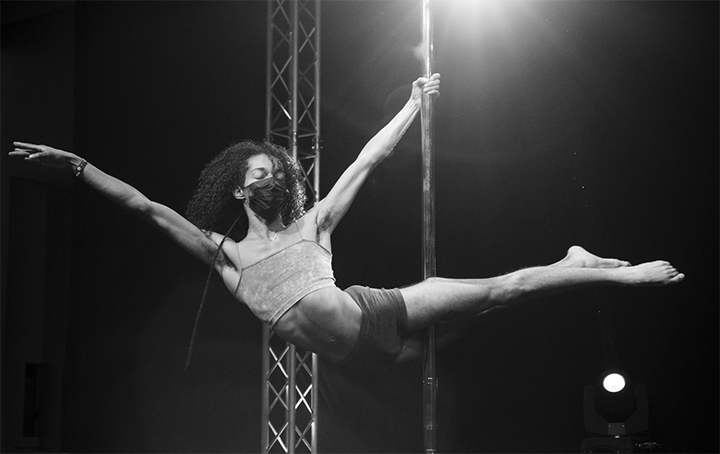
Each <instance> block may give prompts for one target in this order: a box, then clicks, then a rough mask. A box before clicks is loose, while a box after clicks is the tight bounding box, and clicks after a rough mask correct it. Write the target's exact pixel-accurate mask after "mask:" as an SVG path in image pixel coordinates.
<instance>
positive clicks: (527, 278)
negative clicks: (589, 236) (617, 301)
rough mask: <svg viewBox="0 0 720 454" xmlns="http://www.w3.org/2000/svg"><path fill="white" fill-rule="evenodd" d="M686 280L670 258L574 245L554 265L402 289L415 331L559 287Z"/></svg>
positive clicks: (432, 280) (430, 281)
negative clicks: (636, 261)
mask: <svg viewBox="0 0 720 454" xmlns="http://www.w3.org/2000/svg"><path fill="white" fill-rule="evenodd" d="M683 278H684V275H683V274H681V273H678V271H677V270H676V269H675V268H673V267H672V266H671V265H670V264H669V263H668V262H663V261H657V262H648V263H643V264H641V265H637V266H630V265H629V263H628V262H624V261H621V260H615V259H604V258H600V257H597V256H595V255H593V254H590V253H589V252H587V251H585V250H584V249H582V248H580V247H577V246H573V247H572V248H570V250H569V251H568V255H567V256H566V257H565V258H563V259H562V260H560V261H559V262H557V263H554V264H552V265H549V266H543V267H534V268H526V269H522V270H519V271H515V272H513V273H510V274H506V275H503V276H499V277H493V278H489V279H444V278H430V279H427V280H425V281H423V282H421V283H419V284H416V285H413V286H410V287H406V288H403V289H401V292H402V295H403V298H404V299H405V304H406V306H407V313H408V331H409V332H413V331H417V330H420V329H423V328H425V327H427V326H430V325H432V324H433V323H436V322H439V321H443V320H449V319H452V318H454V317H456V316H458V315H461V314H478V313H481V312H485V311H487V310H490V309H493V308H495V307H498V306H502V305H505V304H508V303H512V302H516V301H518V300H520V299H524V298H528V297H533V296H539V295H543V294H547V293H551V292H556V291H559V290H565V289H570V288H574V287H580V286H585V285H598V284H615V285H664V284H673V283H677V282H680V281H681V280H682V279H683Z"/></svg>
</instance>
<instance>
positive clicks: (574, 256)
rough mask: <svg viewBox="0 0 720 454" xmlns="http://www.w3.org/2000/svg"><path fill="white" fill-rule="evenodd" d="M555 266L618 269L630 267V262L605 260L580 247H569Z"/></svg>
mask: <svg viewBox="0 0 720 454" xmlns="http://www.w3.org/2000/svg"><path fill="white" fill-rule="evenodd" d="M555 266H564V267H568V268H620V267H626V266H630V262H626V261H624V260H618V259H605V258H602V257H598V256H597V255H594V254H591V253H589V252H588V251H586V250H585V249H583V248H581V247H580V246H571V247H570V249H568V252H567V255H566V256H565V258H564V259H562V260H560V261H559V262H557V263H555Z"/></svg>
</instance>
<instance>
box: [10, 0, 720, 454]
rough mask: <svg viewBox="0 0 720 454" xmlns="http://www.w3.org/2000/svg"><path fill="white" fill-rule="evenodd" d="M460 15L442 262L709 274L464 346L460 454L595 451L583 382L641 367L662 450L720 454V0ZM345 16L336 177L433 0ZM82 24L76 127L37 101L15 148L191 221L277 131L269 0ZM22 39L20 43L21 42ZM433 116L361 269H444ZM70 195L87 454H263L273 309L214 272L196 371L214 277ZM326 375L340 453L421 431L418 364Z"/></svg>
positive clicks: (70, 427) (363, 246) (395, 446)
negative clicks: (58, 159)
mask: <svg viewBox="0 0 720 454" xmlns="http://www.w3.org/2000/svg"><path fill="white" fill-rule="evenodd" d="M459 5H460V4H459V3H456V2H445V3H443V7H442V8H438V11H437V12H436V67H437V69H438V71H439V72H441V73H442V75H443V93H442V96H441V98H440V99H439V100H438V102H437V108H436V111H437V124H436V128H437V129H436V131H437V133H436V134H437V139H436V146H437V154H438V160H437V167H436V169H437V200H438V208H437V230H438V237H437V269H438V273H439V274H440V275H443V276H448V277H482V276H490V275H496V274H499V273H503V272H507V271H511V270H513V269H517V268H519V267H523V266H529V265H536V264H543V263H549V262H552V261H555V260H558V259H559V258H561V257H562V256H563V255H564V253H565V250H566V249H567V247H568V246H570V245H572V244H582V245H583V246H585V247H586V248H588V249H589V250H591V251H594V252H596V253H599V254H601V255H605V256H612V257H620V258H624V259H627V260H630V261H632V262H634V263H637V262H642V261H647V260H653V259H658V258H663V259H667V260H670V261H672V262H673V264H675V265H676V266H677V267H678V268H679V269H680V270H682V271H683V272H685V273H686V274H687V279H686V282H684V283H683V284H682V285H680V286H677V287H673V288H662V289H659V288H642V289H620V288H604V289H582V290H579V291H574V292H572V293H568V294H564V295H562V296H553V297H548V298H543V299H539V300H535V301H533V302H530V303H527V304H524V305H522V306H518V307H513V308H510V309H507V310H504V311H500V312H497V313H491V314H488V315H487V316H485V317H483V318H481V319H479V320H478V322H477V325H476V327H475V328H474V329H473V330H472V331H471V332H469V333H466V334H465V335H464V336H463V337H462V338H461V339H459V340H458V341H456V342H455V343H453V344H451V345H450V346H449V347H448V348H446V349H445V350H443V351H442V352H440V354H439V379H440V392H439V408H438V411H439V425H440V429H439V430H440V432H439V439H438V446H439V449H440V450H441V451H447V452H550V451H553V452H561V451H565V452H573V451H577V450H578V449H579V447H580V444H581V442H582V440H583V438H585V437H587V436H590V435H589V434H587V433H585V431H584V427H583V420H582V390H583V386H584V385H586V384H589V383H591V382H593V381H594V380H595V378H596V376H597V374H598V373H599V372H600V371H601V370H602V369H603V368H604V367H606V366H609V365H615V366H619V367H622V368H624V369H625V370H627V371H628V372H629V373H630V374H631V375H633V377H635V378H636V379H637V380H638V381H640V382H643V383H645V384H646V385H647V388H648V393H649V401H650V416H651V422H650V431H651V435H652V438H653V440H655V441H658V442H662V443H665V444H666V445H667V446H669V447H670V448H672V449H674V450H676V451H682V452H710V451H717V449H718V389H717V388H718V288H717V283H718V242H717V241H718V211H717V210H718V200H717V190H718V181H717V175H718V173H717V171H718V162H717V157H718V5H717V4H715V3H712V2H526V3H520V2H507V3H504V2H503V3H500V2H497V3H492V2H487V3H472V2H471V3H470V4H469V6H468V8H470V9H469V10H460V6H459ZM493 5H494V6H493ZM2 7H3V14H4V15H6V14H7V12H12V11H13V8H22V2H19V3H7V2H3V5H2ZM322 7H323V13H322V39H323V41H322V58H323V60H322V61H323V67H322V89H323V91H322V107H323V111H322V138H323V155H322V187H323V189H322V190H323V192H326V191H327V190H328V189H329V187H330V186H331V184H332V183H333V181H334V180H335V179H336V178H337V177H338V176H339V174H340V173H341V172H342V170H343V169H344V168H345V167H346V166H347V165H348V164H349V163H350V162H352V159H353V158H354V156H355V155H356V154H357V152H358V151H359V150H360V148H361V147H362V145H363V144H364V142H365V141H366V140H368V139H369V138H370V137H371V136H372V134H373V133H374V132H375V131H376V130H377V129H379V128H380V127H381V126H382V125H383V124H384V122H385V121H387V120H388V119H389V117H390V116H391V115H392V114H393V113H394V112H395V111H396V110H397V109H398V108H399V106H400V105H401V104H402V102H403V101H404V99H405V97H406V96H407V95H408V93H409V83H410V82H411V81H412V80H413V79H414V78H415V77H417V76H418V73H419V68H420V62H419V61H418V60H417V59H415V57H414V54H413V47H414V46H416V45H417V44H418V42H419V40H420V26H419V23H420V9H419V2H409V1H342V2H323V4H322ZM6 17H7V16H6ZM72 17H73V21H74V27H73V28H72V30H73V31H71V32H70V33H71V38H70V39H71V40H72V41H73V42H74V47H73V52H74V63H73V65H72V71H73V74H74V79H73V80H74V83H73V88H74V96H73V106H72V107H67V106H65V107H63V106H60V107H58V106H55V105H52V106H45V109H58V110H59V111H62V110H63V109H68V110H70V109H72V110H73V112H74V122H73V128H74V129H73V133H72V139H64V136H63V134H65V135H67V134H68V133H67V131H65V132H64V133H58V132H57V131H56V126H57V125H56V123H55V121H54V119H53V117H52V116H50V118H49V119H48V120H44V121H37V120H36V119H35V118H36V117H34V116H33V113H32V110H33V109H29V108H26V110H21V111H20V112H18V115H17V116H16V118H15V121H16V122H17V123H22V127H20V126H17V127H15V129H6V130H5V131H3V132H4V134H3V150H5V149H7V148H8V147H9V146H10V144H9V142H10V141H11V140H16V139H20V140H28V141H38V142H47V143H48V144H54V145H56V146H58V147H70V146H72V147H73V148H74V150H75V151H76V152H78V153H79V154H81V155H82V156H84V157H86V158H87V159H88V160H89V161H91V162H93V163H94V164H95V165H97V166H99V167H100V168H102V169H104V170H106V171H107V172H109V173H111V174H113V175H115V176H117V177H119V178H121V179H123V180H125V181H127V182H129V183H130V184H133V185H135V186H136V187H138V188H139V189H141V190H142V191H143V192H144V193H145V194H146V195H148V197H150V198H152V199H154V200H157V201H160V202H163V203H165V204H167V205H169V206H171V207H173V208H175V209H177V210H178V211H183V210H184V206H185V203H186V201H187V199H188V198H189V196H190V194H191V192H192V189H193V184H194V181H195V180H196V178H197V175H198V173H199V171H200V169H201V168H202V165H203V163H205V162H206V161H208V160H209V159H210V158H211V157H212V156H213V155H214V153H216V152H217V151H219V150H220V149H222V148H223V147H225V146H226V145H228V144H229V143H231V142H233V141H237V140H241V139H245V138H253V139H259V138H262V137H263V135H264V90H265V87H264V61H265V60H264V58H265V57H264V55H265V4H264V2H78V3H77V4H75V5H74V7H73V10H72ZM37 24H38V22H37V19H34V18H29V19H22V20H19V21H18V22H16V23H13V24H11V25H12V27H6V28H4V30H3V32H4V35H3V39H4V43H7V42H8V39H6V38H7V36H6V35H5V33H9V31H8V30H12V31H14V32H17V30H18V29H20V28H28V29H30V30H32V27H34V26H35V27H38V26H40V25H37ZM66 33H67V31H66ZM37 39H50V40H52V39H57V36H55V35H53V34H52V33H50V34H48V36H45V37H43V38H37ZM9 41H10V42H12V39H10V40H9ZM17 47H18V48H19V49H20V52H22V49H24V48H22V46H17ZM15 49H16V48H15V47H13V46H12V45H9V44H4V47H3V57H6V55H10V52H12V51H14V50H15ZM6 52H7V53H6ZM24 55H25V58H27V59H29V60H32V59H40V60H42V59H49V56H48V55H43V54H42V53H40V54H38V55H36V54H33V53H32V52H28V53H27V54H24ZM22 70H23V69H22V68H20V67H17V68H16V67H8V65H7V64H4V65H3V72H4V73H5V74H8V72H10V73H12V72H15V73H16V74H15V77H14V79H13V80H16V81H17V82H16V83H17V84H18V86H17V90H16V89H15V88H16V87H12V90H13V92H15V93H16V94H15V96H22V95H20V94H18V93H21V92H23V91H30V90H36V89H37V88H38V87H35V86H33V85H32V84H33V81H32V79H24V78H23V77H18V74H17V73H21V71H22ZM47 70H49V71H51V70H52V67H49V68H47ZM5 90H6V92H7V89H5ZM53 102H54V101H53ZM51 104H52V102H51ZM3 113H4V114H6V115H7V114H8V113H10V112H8V110H7V109H5V108H4V111H3ZM49 131H50V132H49ZM19 132H21V133H22V134H24V136H23V137H15V136H14V134H16V133H19ZM11 133H12V134H13V136H12V137H11V136H9V134H11ZM418 133H419V131H418V128H417V125H416V127H414V128H413V129H411V130H410V131H409V132H408V134H407V137H406V138H405V139H403V141H402V142H401V144H399V145H398V147H397V149H396V151H395V153H394V155H393V156H392V157H391V158H389V160H388V161H387V162H386V163H384V164H383V166H382V167H380V168H379V169H378V170H377V171H376V172H375V173H374V174H373V175H372V177H371V178H370V180H369V181H368V182H367V183H366V186H365V187H364V188H363V191H362V193H361V194H360V195H359V197H358V199H357V201H356V202H355V205H354V206H353V209H352V210H351V212H350V213H349V214H348V215H347V216H346V218H345V219H344V221H343V223H342V225H341V226H340V227H339V228H338V230H337V231H336V234H335V235H334V238H333V252H334V266H335V272H336V277H337V280H338V285H339V286H341V287H345V286H348V285H352V284H365V285H371V286H385V287H390V286H398V285H406V284H409V283H412V282H415V281H417V280H419V278H420V275H421V264H420V214H421V213H420V184H421V182H420V163H419V158H418V155H419V150H420V148H419V134H418ZM3 159H4V161H3V164H4V165H5V163H6V162H8V161H7V159H6V157H3ZM8 165H11V166H13V169H16V170H15V171H17V172H22V170H17V169H20V167H21V166H22V163H15V162H13V163H8ZM38 178H41V179H42V178H50V177H48V176H42V175H41V176H40V177H38ZM72 189H73V191H72V200H73V204H72V206H73V208H72V210H73V211H72V225H73V236H72V254H71V255H70V256H69V257H68V260H67V266H70V272H71V273H72V276H73V285H72V289H71V291H72V295H73V298H72V301H71V303H70V306H69V310H68V325H67V330H68V331H67V353H66V354H67V358H66V364H65V377H64V391H63V392H64V400H63V418H62V432H63V436H62V449H63V450H64V451H73V452H90V451H93V452H128V451H134V452H145V451H147V452H172V451H178V452H179V451H195V452H226V451H241V452H254V451H257V450H258V447H259V443H260V441H259V432H260V423H259V415H260V325H259V323H258V322H257V321H256V320H254V319H253V318H252V317H251V315H250V313H249V311H247V310H246V309H245V308H243V307H241V306H240V305H239V304H237V303H235V302H234V301H233V300H232V299H231V298H230V297H229V295H227V292H226V291H225V289H224V288H223V287H222V285H221V284H220V283H219V282H218V281H214V283H213V285H212V287H211V294H210V300H209V303H208V305H207V307H206V310H205V313H204V316H203V319H202V322H201V325H200V331H199V338H198V341H197V342H198V343H197V345H196V348H195V353H194V362H193V365H192V367H191V369H190V371H189V372H187V373H184V372H183V371H182V367H183V365H184V360H185V354H186V346H187V341H188V339H189V335H190V332H191V329H192V323H193V319H194V316H195V312H196V310H197V306H198V304H199V301H200V296H201V293H202V288H203V284H204V280H205V275H206V270H205V269H204V268H203V267H202V266H201V265H199V264H197V263H195V262H194V261H193V260H192V258H190V257H187V256H185V255H184V253H183V252H182V251H180V250H179V249H178V248H176V247H175V246H174V245H173V244H171V243H170V242H169V241H168V240H167V239H165V238H164V237H162V236H161V235H160V234H159V233H157V232H155V231H154V230H152V229H151V228H149V227H147V226H146V225H145V224H143V223H142V222H141V221H139V220H137V219H134V218H132V217H130V216H129V215H127V213H125V212H124V211H123V210H122V209H120V208H118V207H115V206H113V205H111V204H109V203H107V202H106V201H105V200H104V199H102V197H100V196H99V195H97V194H95V193H93V192H92V191H91V190H89V189H88V188H86V187H84V186H82V185H79V184H77V185H73V186H72ZM48 222H49V225H50V228H52V219H51V220H49V221H48ZM12 266H13V264H12V263H10V264H9V267H10V268H12ZM321 380H322V383H321V388H320V389H321V404H322V407H321V410H320V426H319V427H320V447H321V450H323V451H325V452H402V451H405V452H415V451H419V450H421V449H422V418H421V411H422V406H421V405H422V397H421V396H422V395H421V376H420V369H419V366H418V365H417V364H411V365H407V366H403V367H401V368H398V369H396V370H393V371H391V372H386V373H364V372H363V373H360V372H355V371H347V370H338V369H336V368H333V367H329V366H327V365H323V367H322V370H321Z"/></svg>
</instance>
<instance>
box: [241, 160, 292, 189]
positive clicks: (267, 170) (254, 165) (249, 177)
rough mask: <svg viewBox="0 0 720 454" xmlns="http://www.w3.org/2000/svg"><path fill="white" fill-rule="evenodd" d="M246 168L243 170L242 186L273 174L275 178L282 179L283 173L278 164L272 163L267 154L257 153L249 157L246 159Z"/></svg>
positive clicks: (244, 186)
mask: <svg viewBox="0 0 720 454" xmlns="http://www.w3.org/2000/svg"><path fill="white" fill-rule="evenodd" d="M247 163H248V170H247V172H245V181H244V182H243V188H246V187H247V186H248V185H251V184H253V183H254V182H256V181H258V180H264V179H265V178H267V177H270V176H273V177H275V178H277V179H283V178H284V175H283V172H282V170H281V168H280V166H279V165H277V164H274V163H273V160H272V159H270V157H269V156H268V155H265V154H259V155H255V156H252V157H250V159H248V161H247Z"/></svg>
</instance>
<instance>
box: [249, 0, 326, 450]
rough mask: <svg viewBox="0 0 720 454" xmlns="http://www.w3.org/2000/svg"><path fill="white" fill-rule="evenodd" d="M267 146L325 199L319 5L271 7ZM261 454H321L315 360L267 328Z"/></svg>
mask: <svg viewBox="0 0 720 454" xmlns="http://www.w3.org/2000/svg"><path fill="white" fill-rule="evenodd" d="M267 3H268V13H267V68H266V75H267V93H266V109H267V111H266V125H265V131H266V139H267V140H268V141H270V142H273V143H277V144H278V145H282V146H284V147H286V148H287V149H288V150H289V151H290V152H291V153H292V154H293V156H294V157H295V159H296V160H297V162H298V163H299V164H300V167H301V169H302V172H303V177H304V180H305V187H306V191H307V193H308V200H309V204H310V205H312V204H314V203H315V202H317V201H318V200H319V199H320V194H319V186H320V173H319V170H320V166H319V165H320V0H267ZM263 330H264V331H263V392H262V399H263V401H262V431H261V432H262V434H261V436H262V440H261V451H262V452H266V453H268V452H286V453H295V452H311V453H316V452H317V402H318V395H317V369H318V366H317V357H316V355H314V354H312V353H310V352H304V351H301V350H300V349H297V348H296V347H295V346H294V345H292V344H289V343H287V342H285V341H284V340H282V339H280V338H279V337H278V336H276V335H274V333H273V332H272V331H271V330H270V329H269V328H268V327H267V326H265V327H264V328H263Z"/></svg>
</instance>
